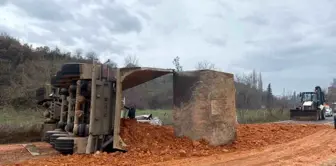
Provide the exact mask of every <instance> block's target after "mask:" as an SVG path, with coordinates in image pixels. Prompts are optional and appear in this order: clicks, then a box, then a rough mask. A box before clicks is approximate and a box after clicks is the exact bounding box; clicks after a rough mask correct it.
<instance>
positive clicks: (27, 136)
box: [0, 107, 289, 144]
mask: <svg viewBox="0 0 336 166" xmlns="http://www.w3.org/2000/svg"><path fill="white" fill-rule="evenodd" d="M42 113H43V111H41V110H39V111H38V110H33V109H27V110H15V109H14V108H11V107H7V108H0V144H5V143H16V142H32V141H39V140H40V136H41V135H40V134H41V133H40V131H41V127H42V125H41V124H42V122H43V120H44V119H43V116H42ZM136 114H137V115H143V114H152V115H153V117H158V118H160V119H161V120H162V122H163V124H164V125H172V124H173V120H172V111H171V110H137V112H136ZM237 117H238V122H239V123H241V124H244V123H264V122H274V121H280V120H288V119H289V111H283V112H281V111H279V110H272V111H271V112H268V111H266V110H237Z"/></svg>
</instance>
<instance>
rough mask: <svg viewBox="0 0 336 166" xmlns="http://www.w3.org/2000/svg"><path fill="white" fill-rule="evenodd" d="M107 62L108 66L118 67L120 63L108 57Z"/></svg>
mask: <svg viewBox="0 0 336 166" xmlns="http://www.w3.org/2000/svg"><path fill="white" fill-rule="evenodd" d="M105 64H107V65H108V66H110V67H112V68H117V67H118V64H117V63H116V62H114V61H111V60H110V59H108V60H107V61H106V62H105Z"/></svg>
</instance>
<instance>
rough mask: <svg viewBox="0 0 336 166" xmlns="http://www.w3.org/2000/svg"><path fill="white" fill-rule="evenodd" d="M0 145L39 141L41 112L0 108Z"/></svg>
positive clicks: (41, 120)
mask: <svg viewBox="0 0 336 166" xmlns="http://www.w3.org/2000/svg"><path fill="white" fill-rule="evenodd" d="M0 112H1V114H0V131H1V132H0V143H15V142H31V141H38V140H40V131H41V127H42V125H41V124H42V122H43V116H42V111H38V110H33V109H27V110H16V109H14V108H12V107H7V108H0Z"/></svg>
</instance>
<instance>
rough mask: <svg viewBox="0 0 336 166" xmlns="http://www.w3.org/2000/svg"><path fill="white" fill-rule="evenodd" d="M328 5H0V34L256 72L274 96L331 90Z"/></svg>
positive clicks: (19, 1) (37, 0)
mask: <svg viewBox="0 0 336 166" xmlns="http://www.w3.org/2000/svg"><path fill="white" fill-rule="evenodd" d="M335 12H336V3H335V2H333V1H330V0H320V1H309V2H307V1H305V0H296V1H292V0H283V1H276V0H255V1H253V2H252V1H248V0H235V1H232V0H213V1H205V0H196V1H195V0H183V1H180V0H137V1H136V0H96V1H79V0H72V1H66V0H49V1H42V0H34V1H33V0H15V1H8V0H0V31H1V32H7V33H9V34H10V35H13V36H14V37H17V38H20V39H22V40H24V41H25V42H29V43H32V44H34V45H48V46H50V47H55V46H59V47H60V48H63V49H66V50H68V51H74V50H76V49H77V48H82V49H83V50H84V51H95V52H97V53H98V54H99V55H100V58H101V59H102V60H103V61H105V60H106V59H107V58H110V59H113V60H114V61H116V62H118V63H119V64H120V65H122V63H123V58H124V57H125V55H127V54H135V55H137V56H138V57H139V58H140V59H139V60H140V63H141V64H142V65H143V66H155V67H163V68H172V67H173V64H172V60H173V58H174V57H176V56H179V57H180V60H181V64H182V65H183V66H184V68H185V69H192V68H194V66H195V65H196V64H197V62H199V61H202V60H207V61H209V62H212V63H214V64H215V65H216V67H217V68H220V69H222V70H223V71H227V72H233V73H240V72H249V71H252V70H253V69H256V70H257V71H261V72H262V73H263V78H264V79H265V83H264V84H267V83H268V82H271V83H272V85H273V88H274V92H275V93H276V94H279V93H281V92H282V90H283V88H286V89H287V90H296V91H306V90H312V88H313V87H314V86H316V85H320V86H322V87H326V86H328V85H329V82H331V80H332V78H333V77H336V73H334V71H333V70H334V69H333V65H334V64H335V63H336V57H335V55H334V53H335V51H336V50H335V47H334V46H333V43H335V42H336V31H335V29H336V21H334V18H333V17H334V16H335V14H336V13H335Z"/></svg>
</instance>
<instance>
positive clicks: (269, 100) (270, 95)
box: [266, 83, 273, 110]
mask: <svg viewBox="0 0 336 166" xmlns="http://www.w3.org/2000/svg"><path fill="white" fill-rule="evenodd" d="M266 100H267V103H266V107H267V109H268V110H271V108H272V104H273V93H272V87H271V83H269V84H268V86H267V95H266Z"/></svg>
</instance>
